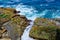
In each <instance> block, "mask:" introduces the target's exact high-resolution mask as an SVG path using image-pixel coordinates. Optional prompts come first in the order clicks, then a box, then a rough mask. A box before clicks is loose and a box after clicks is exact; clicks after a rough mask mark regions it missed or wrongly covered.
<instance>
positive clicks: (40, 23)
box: [29, 18, 60, 40]
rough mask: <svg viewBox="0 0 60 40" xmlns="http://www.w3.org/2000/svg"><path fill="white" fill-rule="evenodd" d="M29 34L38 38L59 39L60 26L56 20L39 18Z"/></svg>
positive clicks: (46, 39) (45, 39) (39, 39)
mask: <svg viewBox="0 0 60 40" xmlns="http://www.w3.org/2000/svg"><path fill="white" fill-rule="evenodd" d="M29 36H30V37H32V38H34V39H37V40H59V37H60V28H59V27H58V26H57V25H56V22H55V20H51V19H46V18H37V19H36V20H35V21H34V25H33V27H32V29H31V30H30V34H29Z"/></svg>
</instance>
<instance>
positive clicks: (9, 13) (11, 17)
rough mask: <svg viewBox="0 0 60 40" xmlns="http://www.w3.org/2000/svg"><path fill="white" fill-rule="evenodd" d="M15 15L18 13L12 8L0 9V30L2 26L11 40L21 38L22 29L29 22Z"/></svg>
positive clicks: (21, 16)
mask: <svg viewBox="0 0 60 40" xmlns="http://www.w3.org/2000/svg"><path fill="white" fill-rule="evenodd" d="M17 13H19V11H16V10H15V9H12V8H0V28H1V29H2V26H3V27H5V29H6V30H7V32H8V34H9V36H10V38H11V39H12V40H16V39H17V38H18V37H21V35H22V34H23V32H24V29H25V28H26V27H27V26H28V25H29V22H30V21H29V20H27V18H26V17H25V16H23V15H18V14H17ZM2 30H4V29H2ZM2 30H1V31H0V33H1V32H2ZM3 33H4V32H3Z"/></svg>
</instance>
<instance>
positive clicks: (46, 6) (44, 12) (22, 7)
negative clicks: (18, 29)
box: [0, 0, 60, 20]
mask: <svg viewBox="0 0 60 40" xmlns="http://www.w3.org/2000/svg"><path fill="white" fill-rule="evenodd" d="M0 7H10V8H15V9H16V10H18V11H21V13H19V14H21V15H25V16H26V17H27V18H28V19H31V20H34V19H35V18H37V17H42V18H60V0H43V1H42V0H0Z"/></svg>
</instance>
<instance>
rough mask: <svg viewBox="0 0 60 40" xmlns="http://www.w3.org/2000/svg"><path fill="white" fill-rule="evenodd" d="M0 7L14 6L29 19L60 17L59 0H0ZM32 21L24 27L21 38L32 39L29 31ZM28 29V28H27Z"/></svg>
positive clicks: (24, 39)
mask: <svg viewBox="0 0 60 40" xmlns="http://www.w3.org/2000/svg"><path fill="white" fill-rule="evenodd" d="M0 7H5V8H6V7H8V8H15V9H16V10H17V11H21V13H18V14H20V15H25V16H26V18H27V19H29V20H33V21H34V20H35V19H36V18H37V17H41V18H60V0H0ZM32 25H33V23H32V24H31V25H29V26H27V28H26V29H25V31H24V33H23V35H22V40H33V39H32V38H30V37H29V31H30V29H31V27H32ZM27 29H28V30H27Z"/></svg>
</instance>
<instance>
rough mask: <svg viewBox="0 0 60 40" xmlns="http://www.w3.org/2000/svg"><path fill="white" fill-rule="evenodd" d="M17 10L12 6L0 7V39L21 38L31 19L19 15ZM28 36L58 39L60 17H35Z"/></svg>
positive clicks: (45, 39) (39, 38)
mask: <svg viewBox="0 0 60 40" xmlns="http://www.w3.org/2000/svg"><path fill="white" fill-rule="evenodd" d="M19 12H20V11H17V10H15V9H12V8H0V38H1V39H0V40H5V38H7V39H8V38H9V39H10V40H21V36H22V35H23V33H24V30H25V29H26V27H27V26H28V25H30V22H31V20H28V19H27V18H26V17H25V16H24V15H19V14H18V13H19ZM29 36H30V37H31V38H33V39H35V40H59V39H60V19H47V18H36V19H35V20H34V24H33V26H32V28H31V30H30V32H29ZM19 38H20V39H19ZM7 39H6V40H7Z"/></svg>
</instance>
